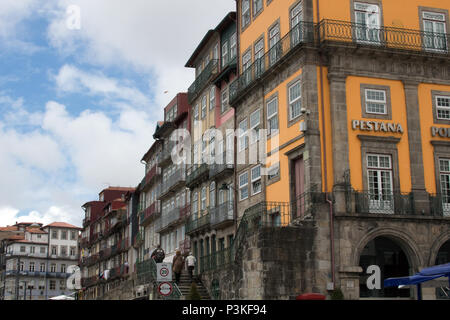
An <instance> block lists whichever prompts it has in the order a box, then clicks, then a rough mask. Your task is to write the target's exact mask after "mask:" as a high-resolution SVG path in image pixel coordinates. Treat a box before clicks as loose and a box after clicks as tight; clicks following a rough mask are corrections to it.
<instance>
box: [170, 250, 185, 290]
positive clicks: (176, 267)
mask: <svg viewBox="0 0 450 320" xmlns="http://www.w3.org/2000/svg"><path fill="white" fill-rule="evenodd" d="M183 263H184V258H183V256H182V255H181V251H180V250H177V253H176V255H175V256H174V257H173V261H172V271H173V273H175V283H176V284H178V283H179V282H180V276H181V270H183Z"/></svg>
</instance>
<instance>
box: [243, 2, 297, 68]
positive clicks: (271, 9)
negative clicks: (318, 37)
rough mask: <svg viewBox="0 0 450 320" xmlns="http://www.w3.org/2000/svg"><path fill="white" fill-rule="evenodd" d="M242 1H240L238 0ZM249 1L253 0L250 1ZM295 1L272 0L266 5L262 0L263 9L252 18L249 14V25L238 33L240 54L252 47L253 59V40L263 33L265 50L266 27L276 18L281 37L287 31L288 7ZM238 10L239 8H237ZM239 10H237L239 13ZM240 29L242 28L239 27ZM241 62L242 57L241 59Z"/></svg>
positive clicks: (266, 46) (266, 47) (266, 41)
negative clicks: (278, 22)
mask: <svg viewBox="0 0 450 320" xmlns="http://www.w3.org/2000/svg"><path fill="white" fill-rule="evenodd" d="M240 2H242V1H240ZM250 2H251V3H252V2H253V1H250ZM295 2H297V0H275V1H272V2H271V3H270V4H269V5H268V6H267V5H266V4H267V3H266V1H265V0H264V1H263V3H264V9H263V11H262V12H261V13H260V14H259V15H258V16H257V17H256V18H253V16H251V22H250V25H249V26H247V28H246V29H245V30H244V31H243V32H242V33H240V44H239V47H240V55H241V57H242V54H243V53H244V52H245V51H246V50H247V49H248V48H249V47H252V61H253V53H254V52H253V44H254V42H255V41H256V40H257V39H258V38H259V37H260V36H261V35H262V34H263V33H264V39H265V51H266V52H267V49H268V47H269V41H268V35H267V33H268V29H269V28H270V26H272V24H273V23H275V22H276V21H277V20H278V19H280V37H281V38H282V37H283V36H284V35H285V34H286V33H287V32H289V29H290V26H289V8H290V7H291V5H292V4H294V3H295ZM239 11H240V10H239ZM240 14H241V12H239V15H240ZM241 24H242V19H241V18H240V21H239V25H240V26H241ZM241 30H242V28H241ZM241 64H242V59H241Z"/></svg>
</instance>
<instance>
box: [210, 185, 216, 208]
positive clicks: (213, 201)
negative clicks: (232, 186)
mask: <svg viewBox="0 0 450 320" xmlns="http://www.w3.org/2000/svg"><path fill="white" fill-rule="evenodd" d="M209 206H210V207H211V208H214V207H215V206H216V183H215V182H214V181H212V182H211V183H210V184H209Z"/></svg>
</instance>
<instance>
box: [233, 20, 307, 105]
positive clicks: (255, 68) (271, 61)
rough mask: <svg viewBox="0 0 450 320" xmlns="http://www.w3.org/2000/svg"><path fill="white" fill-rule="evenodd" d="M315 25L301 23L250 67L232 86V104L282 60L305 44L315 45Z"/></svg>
mask: <svg viewBox="0 0 450 320" xmlns="http://www.w3.org/2000/svg"><path fill="white" fill-rule="evenodd" d="M314 34H315V25H314V24H313V23H309V22H300V23H299V24H298V25H297V26H296V27H294V28H292V30H291V31H289V32H288V33H287V34H286V35H285V36H284V37H283V38H282V39H281V40H280V41H279V42H278V43H277V44H275V45H274V46H273V47H272V48H271V49H269V51H267V52H266V53H265V54H264V55H263V56H262V57H261V58H260V59H258V60H256V61H255V62H254V63H253V64H252V65H251V66H250V67H248V68H246V69H245V70H244V71H243V72H242V73H241V75H240V76H239V78H238V79H236V80H235V81H233V83H231V84H230V92H229V101H230V104H234V103H236V102H237V100H236V99H237V98H238V97H241V96H243V94H245V92H246V91H247V90H246V89H247V88H249V87H250V86H251V85H252V84H253V83H255V82H256V81H257V80H259V79H261V78H263V77H264V76H265V74H266V73H267V72H268V71H269V69H271V68H272V67H274V66H275V65H277V64H278V62H280V61H281V60H284V58H285V57H286V56H287V55H288V54H290V53H291V52H293V51H294V49H297V48H299V47H302V45H305V44H313V43H314V40H315V36H314Z"/></svg>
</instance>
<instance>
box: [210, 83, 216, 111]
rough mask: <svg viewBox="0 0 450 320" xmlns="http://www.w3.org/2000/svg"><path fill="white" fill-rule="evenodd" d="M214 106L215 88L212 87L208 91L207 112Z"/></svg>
mask: <svg viewBox="0 0 450 320" xmlns="http://www.w3.org/2000/svg"><path fill="white" fill-rule="evenodd" d="M215 106H216V87H215V86H212V87H211V89H209V110H212V109H214V107H215Z"/></svg>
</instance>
